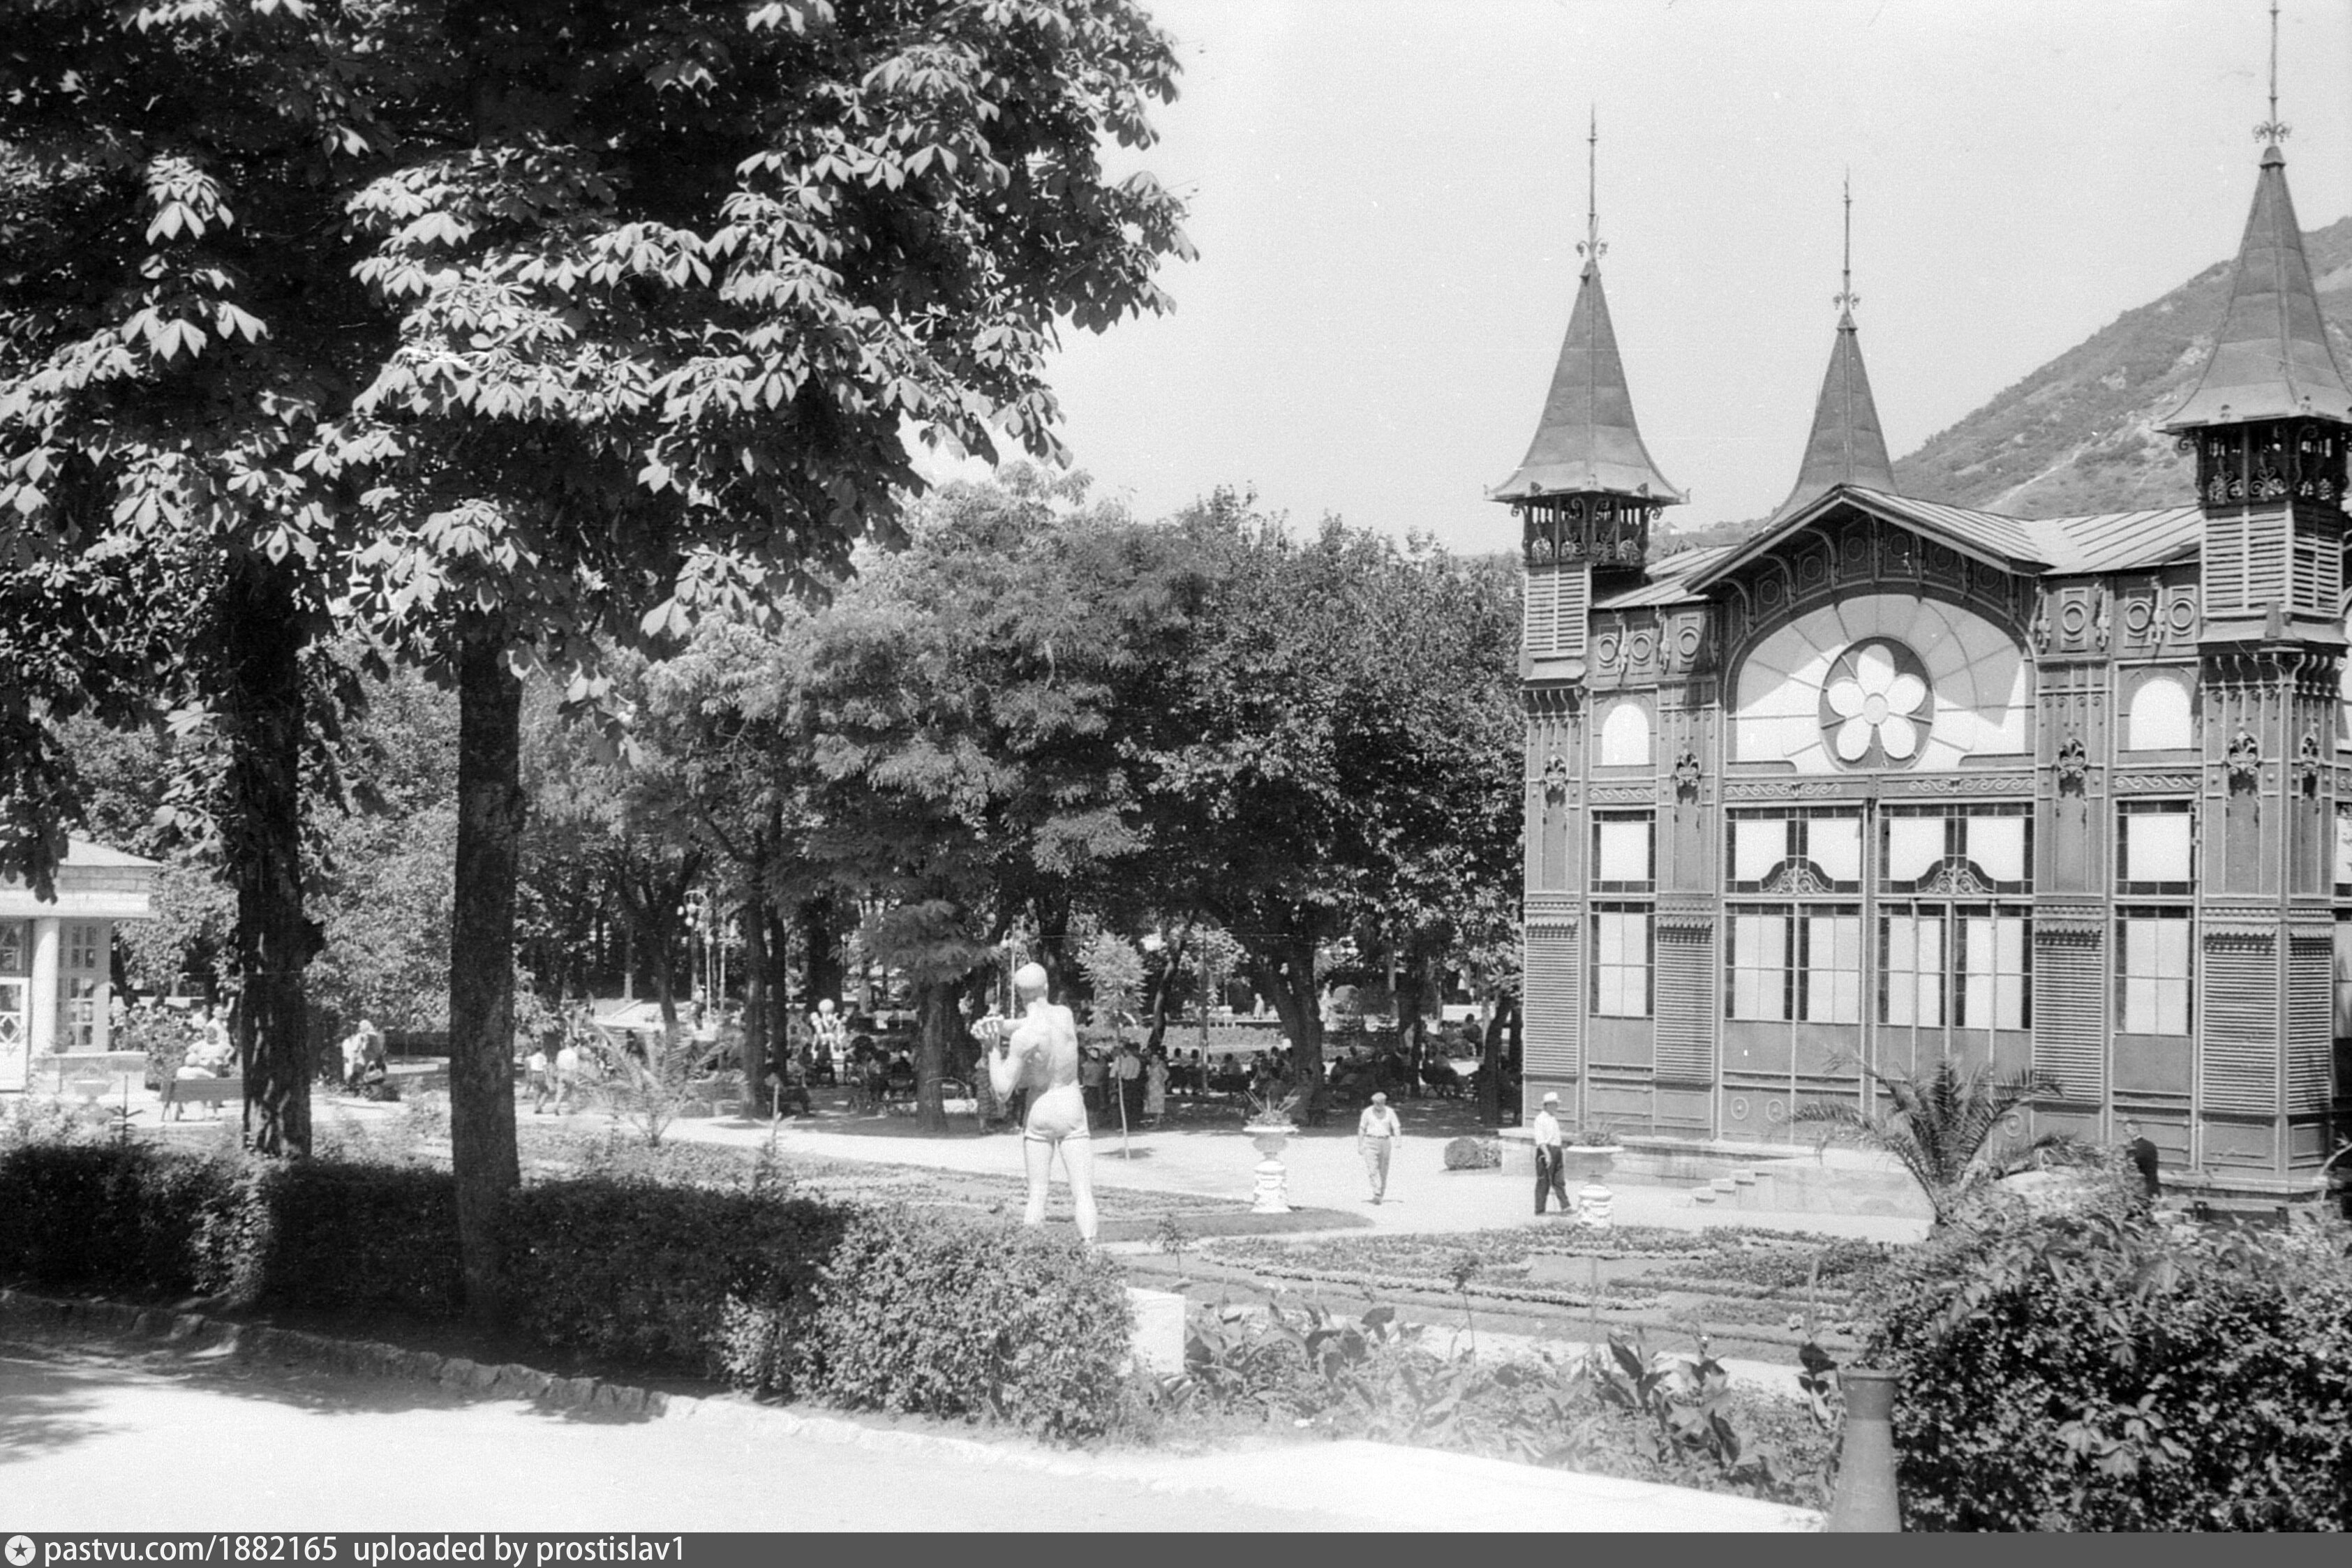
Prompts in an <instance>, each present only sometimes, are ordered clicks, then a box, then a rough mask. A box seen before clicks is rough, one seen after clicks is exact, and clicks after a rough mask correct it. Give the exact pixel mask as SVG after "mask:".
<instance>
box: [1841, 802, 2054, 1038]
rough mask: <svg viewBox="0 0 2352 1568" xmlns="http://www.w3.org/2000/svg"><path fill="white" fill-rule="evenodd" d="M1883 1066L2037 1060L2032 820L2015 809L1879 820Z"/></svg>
mask: <svg viewBox="0 0 2352 1568" xmlns="http://www.w3.org/2000/svg"><path fill="white" fill-rule="evenodd" d="M1878 830H1879V876H1878V949H1879V964H1878V985H1877V993H1878V994H1877V998H1876V1004H1875V1005H1876V1009H1877V1019H1878V1023H1879V1026H1880V1030H1879V1041H1880V1051H1879V1056H1880V1061H1881V1062H1882V1063H1883V1064H1885V1065H1888V1066H1892V1067H1895V1068H1896V1069H1898V1070H1911V1071H1916V1070H1917V1069H1918V1068H1920V1067H1922V1066H1925V1065H1926V1064H1927V1062H1928V1061H1931V1060H1932V1059H1933V1058H1934V1057H1935V1056H1937V1055H1942V1054H1947V1053H1954V1054H1958V1055H1962V1056H1967V1057H1973V1058H1975V1059H1977V1060H1979V1061H1997V1062H2000V1064H2001V1065H2003V1066H2009V1065H2012V1064H2013V1065H2019V1066H2021V1065H2023V1061H2024V1058H2025V1056H2026V1054H2027V1053H2028V1051H2030V1049H2031V1048H2030V1045H2029V1044H2028V1042H2027V1038H2026V1031H2027V1030H2030V1029H2031V1028H2032V1023H2033V1018H2032V991H2033V970H2032V965H2033V957H2032V955H2033V918H2032V907H2033V906H2032V894H2033V880H2032V878H2033V870H2032V868H2033V818H2032V807H2030V806H2027V805H2024V804H2017V805H1992V804H1987V805H1970V806H1966V807H1958V806H1889V807H1887V808H1885V814H1884V815H1883V816H1882V817H1881V818H1880V819H1879V823H1878Z"/></svg>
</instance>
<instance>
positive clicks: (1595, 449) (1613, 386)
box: [1493, 110, 1683, 506]
mask: <svg viewBox="0 0 2352 1568" xmlns="http://www.w3.org/2000/svg"><path fill="white" fill-rule="evenodd" d="M1600 141H1601V116H1600V113H1599V111H1598V110H1595V111H1594V112H1593V115H1592V119H1591V123H1590V125H1589V127H1588V129H1587V131H1586V132H1585V139H1584V143H1585V169H1584V182H1585V183H1584V239H1583V241H1582V242H1581V243H1580V244H1579V245H1578V246H1577V247H1576V248H1577V251H1578V253H1579V254H1580V255H1581V256H1583V257H1584V267H1583V271H1582V274H1581V277H1580V281H1579V283H1578V285H1577V290H1576V308H1574V309H1573V310H1571V311H1570V312H1569V318H1568V335H1567V336H1566V337H1565V338H1564V339H1562V340H1561V341H1560V346H1559V363H1558V364H1557V365H1556V366H1555V367H1554V368H1553V370H1552V375H1551V392H1550V393H1549V395H1548V396H1547V397H1546V398H1545V399H1544V408H1543V416H1542V418H1541V419H1539V420H1538V422H1537V424H1536V434H1535V439H1534V440H1533V441H1532V442H1530V443H1528V455H1526V456H1525V457H1523V458H1521V459H1520V460H1519V466H1518V468H1517V471H1516V472H1514V473H1513V474H1512V475H1511V476H1510V477H1509V478H1508V479H1506V480H1504V481H1503V483H1502V484H1501V485H1500V486H1498V487H1496V490H1495V491H1494V492H1493V498H1494V499H1496V500H1497V501H1507V502H1511V503H1514V504H1517V503H1523V502H1527V501H1531V500H1534V499H1536V498H1537V497H1545V496H1568V495H1608V496H1619V497H1628V498H1633V499H1638V500H1642V501H1644V502H1646V503H1648V504H1650V505H1653V506H1666V505H1672V504H1674V503H1677V502H1679V501H1681V500H1682V499H1683V494H1682V492H1681V491H1679V490H1677V489H1675V487H1674V486H1672V485H1670V484H1668V483H1667V482H1666V478H1665V476H1664V475H1662V474H1660V473H1659V472H1658V465H1657V464H1655V463H1654V462H1653V461H1652V460H1651V457H1650V451H1649V448H1648V447H1646V446H1645V445H1643V443H1642V432H1641V430H1640V429H1639V428H1638V427H1637V426H1636V425H1635V424H1634V423H1633V393H1632V392H1630V391H1629V390H1627V387H1626V385H1625V365H1624V361H1622V360H1620V359H1619V358H1618V356H1617V332H1616V329H1615V328H1614V327H1612V325H1611V324H1610V320H1609V298H1608V296H1607V295H1606V294H1604V293H1603V292H1602V291H1601V255H1602V253H1603V252H1605V251H1606V250H1607V249H1608V248H1609V247H1608V246H1606V245H1604V244H1603V243H1602V242H1601V212H1600V202H1599V197H1598V186H1599V178H1598V175H1599V167H1600V152H1599V147H1600Z"/></svg>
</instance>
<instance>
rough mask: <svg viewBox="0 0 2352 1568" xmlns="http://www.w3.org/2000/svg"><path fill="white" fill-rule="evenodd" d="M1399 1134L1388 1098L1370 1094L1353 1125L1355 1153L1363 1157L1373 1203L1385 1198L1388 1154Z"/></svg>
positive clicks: (1387, 1180) (1395, 1117)
mask: <svg viewBox="0 0 2352 1568" xmlns="http://www.w3.org/2000/svg"><path fill="white" fill-rule="evenodd" d="M1403 1135H1404V1124H1403V1123H1402V1122H1400V1121H1398V1120H1397V1113H1395V1112H1394V1111H1391V1109H1389V1097H1388V1096H1387V1095H1385V1094H1374V1095H1373V1096H1372V1103H1370V1104H1369V1105H1367V1106H1365V1107H1364V1113H1363V1115H1362V1117H1361V1118H1360V1119H1359V1120H1358V1122H1357V1123H1356V1150H1357V1152H1358V1153H1359V1154H1360V1155H1363V1156H1364V1174H1365V1175H1366V1176H1370V1178H1371V1182H1372V1201H1373V1202H1374V1203H1379V1202H1381V1200H1382V1199H1384V1198H1386V1197H1388V1191H1389V1151H1390V1150H1391V1149H1392V1148H1394V1147H1395V1146H1396V1141H1397V1140H1398V1139H1399V1138H1401V1137H1402V1136H1403Z"/></svg>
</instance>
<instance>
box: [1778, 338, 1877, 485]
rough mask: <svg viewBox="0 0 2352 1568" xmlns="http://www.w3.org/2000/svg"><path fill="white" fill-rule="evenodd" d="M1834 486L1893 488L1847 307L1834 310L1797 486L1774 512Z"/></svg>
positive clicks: (1867, 372)
mask: <svg viewBox="0 0 2352 1568" xmlns="http://www.w3.org/2000/svg"><path fill="white" fill-rule="evenodd" d="M1838 485H1853V486H1861V487H1863V488H1864V489H1870V490H1876V491H1879V492H1881V493H1882V494H1885V495H1889V496H1891V495H1894V494H1895V465H1894V463H1893V462H1891V461H1890V460H1889V459H1888V458H1887V455H1886V435H1885V431H1884V430H1882V429H1881V428H1880V426H1879V423H1878V404H1877V403H1876V402H1874V401H1873V399H1872V398H1871V395H1870V372H1869V371H1866V370H1864V368H1863V363H1862V339H1861V334H1860V333H1859V332H1857V331H1856V330H1855V329H1854V324H1853V311H1852V310H1850V309H1847V310H1841V311H1840V312H1839V313H1838V324H1837V338H1836V340H1835V342H1834V343H1833V344H1832V347H1831V349H1830V364H1829V369H1828V370H1827V371H1824V372H1823V373H1822V395H1821V397H1820V398H1819V399H1818V400H1817V401H1816V402H1814V404H1813V429H1812V434H1811V435H1809V436H1807V437H1806V438H1805V459H1804V462H1803V463H1802V464H1801V465H1799V467H1798V469H1797V484H1796V487H1795V488H1794V489H1792V490H1790V492H1789V498H1788V499H1787V500H1785V501H1783V502H1781V503H1780V510H1779V511H1778V512H1776V513H1774V514H1773V515H1774V516H1776V517H1780V516H1785V515H1786V514H1788V513H1789V512H1791V511H1793V510H1795V509H1796V508H1797V507H1801V506H1803V505H1804V504H1805V503H1806V502H1808V501H1810V500H1811V499H1812V498H1813V497H1816V496H1819V495H1822V493H1824V492H1825V491H1827V490H1829V489H1831V488H1832V486H1838Z"/></svg>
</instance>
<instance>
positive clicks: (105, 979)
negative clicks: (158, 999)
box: [89, 920, 114, 1051]
mask: <svg viewBox="0 0 2352 1568" xmlns="http://www.w3.org/2000/svg"><path fill="white" fill-rule="evenodd" d="M95 924H96V925H97V926H98V974H97V976H96V977H95V978H96V979H97V981H98V986H97V992H96V995H95V997H94V998H92V1000H91V1003H90V1005H91V1006H92V1007H93V1008H95V1009H97V1010H96V1011H95V1012H94V1013H92V1014H91V1015H90V1025H89V1040H90V1046H91V1049H93V1050H96V1051H112V1050H113V1049H114V923H113V922H112V921H110V920H100V921H98V922H96V923H95Z"/></svg>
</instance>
